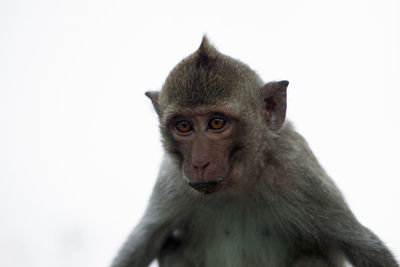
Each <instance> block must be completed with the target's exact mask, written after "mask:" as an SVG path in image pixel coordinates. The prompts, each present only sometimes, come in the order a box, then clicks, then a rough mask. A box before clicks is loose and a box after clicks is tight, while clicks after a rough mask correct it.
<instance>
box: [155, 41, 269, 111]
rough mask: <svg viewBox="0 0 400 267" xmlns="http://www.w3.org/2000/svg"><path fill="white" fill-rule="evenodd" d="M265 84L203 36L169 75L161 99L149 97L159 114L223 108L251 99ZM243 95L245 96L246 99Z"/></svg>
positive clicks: (247, 68)
mask: <svg viewBox="0 0 400 267" xmlns="http://www.w3.org/2000/svg"><path fill="white" fill-rule="evenodd" d="M262 86H263V82H262V81H261V79H260V78H259V77H258V75H257V74H256V73H255V72H254V71H253V70H251V69H250V68H249V67H248V66H247V65H246V64H244V63H242V62H240V61H238V60H236V59H233V58H231V57H229V56H226V55H224V54H222V53H220V52H219V51H218V50H217V49H216V48H215V47H214V46H213V45H212V44H211V43H210V41H209V40H208V38H207V37H206V36H204V37H203V40H202V42H201V45H200V47H199V48H198V49H197V50H196V51H195V52H194V53H193V54H191V55H189V56H188V57H186V58H185V59H183V60H182V61H181V62H180V63H179V64H178V65H177V66H176V67H175V68H174V69H173V70H172V71H171V72H170V74H169V75H168V77H167V79H166V81H165V83H164V86H163V88H162V90H161V92H160V95H159V96H158V95H157V93H155V92H152V93H151V95H150V94H149V95H148V96H149V97H150V98H151V99H152V101H153V104H154V106H155V108H156V110H157V112H158V113H159V115H160V113H163V111H164V110H166V109H168V107H169V106H175V107H194V106H199V105H220V104H223V103H224V102H228V101H229V102H231V103H232V102H234V101H235V99H249V96H245V95H253V94H254V93H255V92H256V91H257V92H258V91H259V90H258V89H260V88H261V87H262ZM243 95H244V96H243Z"/></svg>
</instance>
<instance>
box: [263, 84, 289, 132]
mask: <svg viewBox="0 0 400 267" xmlns="http://www.w3.org/2000/svg"><path fill="white" fill-rule="evenodd" d="M288 85H289V82H288V81H280V82H269V83H267V84H265V85H264V87H263V88H262V89H261V95H262V97H263V101H264V106H263V108H262V111H261V112H262V115H263V117H264V121H265V123H266V124H267V126H268V128H269V129H271V130H273V131H276V130H279V129H280V128H281V127H282V125H283V122H284V121H285V116H286V88H287V87H288Z"/></svg>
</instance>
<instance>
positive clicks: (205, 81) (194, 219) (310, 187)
mask: <svg viewBox="0 0 400 267" xmlns="http://www.w3.org/2000/svg"><path fill="white" fill-rule="evenodd" d="M288 85H289V82H288V81H285V80H283V81H271V82H267V83H264V82H263V81H262V79H261V78H260V77H259V75H258V74H257V73H256V72H255V71H253V70H252V69H251V68H250V67H249V66H247V65H246V64H244V63H242V62H241V61H239V60H237V59H234V58H232V57H230V56H227V55H225V54H222V53H220V52H219V51H218V50H217V49H216V48H215V47H214V46H213V45H212V44H211V43H210V41H209V40H208V38H207V36H204V37H203V40H202V42H201V45H200V47H199V48H198V49H197V50H196V51H195V52H194V53H192V54H191V55H189V56H188V57H186V58H184V59H183V60H182V61H181V62H179V63H178V64H177V65H176V66H175V67H174V68H173V69H172V71H171V72H170V74H169V75H168V76H167V78H166V80H165V82H164V84H163V86H162V88H161V90H160V91H149V92H146V96H147V97H149V98H150V100H151V102H152V104H153V106H154V109H155V111H156V113H157V115H158V119H159V125H160V132H161V137H162V140H161V141H162V145H163V148H164V151H165V155H164V158H163V161H162V163H161V166H160V170H159V175H158V179H157V182H156V184H155V186H154V189H153V192H152V195H151V197H150V200H149V205H148V207H147V210H146V211H145V214H144V215H143V217H142V219H141V220H140V222H139V224H138V225H137V226H136V227H135V229H134V230H133V232H132V233H131V234H130V235H129V237H128V239H127V240H126V241H125V243H124V245H123V246H122V248H121V249H120V251H119V253H118V254H117V256H116V257H115V258H114V260H113V262H112V264H111V266H112V267H142V266H148V265H149V264H150V263H151V262H152V260H154V259H157V261H158V263H159V266H161V267H172V266H173V267H210V266H212V267H215V266H218V267H224V266H229V267H242V266H250V267H252V266H255V267H259V266H270V267H286V266H287V267H305V266H307V267H317V266H318V267H328V266H329V267H341V266H347V265H345V264H348V263H350V264H352V265H353V266H356V267H367V266H371V267H372V266H374V267H380V266H381V267H395V266H399V265H398V263H397V262H396V260H395V258H394V256H393V255H392V254H391V252H390V251H389V249H388V248H387V247H386V246H385V245H384V244H383V242H382V241H381V240H380V239H379V238H378V237H377V236H376V235H375V234H374V233H372V232H371V231H370V230H369V229H368V228H366V227H364V226H363V225H362V224H361V223H360V222H359V221H358V220H357V219H356V218H355V216H354V215H353V213H352V211H351V210H350V209H349V207H348V205H347V204H346V202H345V200H344V197H343V196H342V194H341V192H340V191H339V189H338V188H337V187H336V185H335V183H334V182H333V180H332V179H331V178H330V177H329V176H328V175H327V173H326V172H325V170H324V169H323V168H322V167H321V165H320V164H319V162H318V161H317V159H316V157H315V156H314V154H313V153H312V151H311V150H310V148H309V146H308V144H307V143H306V141H305V139H304V138H303V137H302V136H301V135H300V134H299V133H298V132H297V131H296V130H295V129H294V127H293V126H292V124H291V122H290V121H288V120H286V105H287V103H286V102H287V101H286V98H287V87H288Z"/></svg>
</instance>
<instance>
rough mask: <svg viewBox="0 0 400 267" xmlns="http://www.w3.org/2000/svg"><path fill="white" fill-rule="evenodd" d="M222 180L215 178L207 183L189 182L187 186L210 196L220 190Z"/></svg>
mask: <svg viewBox="0 0 400 267" xmlns="http://www.w3.org/2000/svg"><path fill="white" fill-rule="evenodd" d="M221 184H222V178H217V179H215V180H212V181H207V182H189V185H190V186H191V187H193V188H194V189H196V190H197V191H200V192H202V193H204V194H210V193H213V192H215V191H218V190H219V189H220V188H221V186H220V185H221Z"/></svg>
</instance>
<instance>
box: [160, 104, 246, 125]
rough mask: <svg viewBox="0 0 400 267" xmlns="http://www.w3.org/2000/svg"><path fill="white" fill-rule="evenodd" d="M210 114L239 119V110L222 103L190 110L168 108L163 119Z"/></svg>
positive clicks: (199, 106) (175, 107)
mask: <svg viewBox="0 0 400 267" xmlns="http://www.w3.org/2000/svg"><path fill="white" fill-rule="evenodd" d="M212 114H223V115H226V116H229V117H231V118H232V119H239V118H240V110H238V109H237V107H236V106H235V105H233V104H232V103H224V104H221V105H218V106H216V105H198V106H194V107H191V108H185V107H180V106H169V107H168V108H166V111H165V118H166V120H167V121H168V120H169V119H170V118H172V117H174V116H176V115H180V116H203V115H212Z"/></svg>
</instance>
